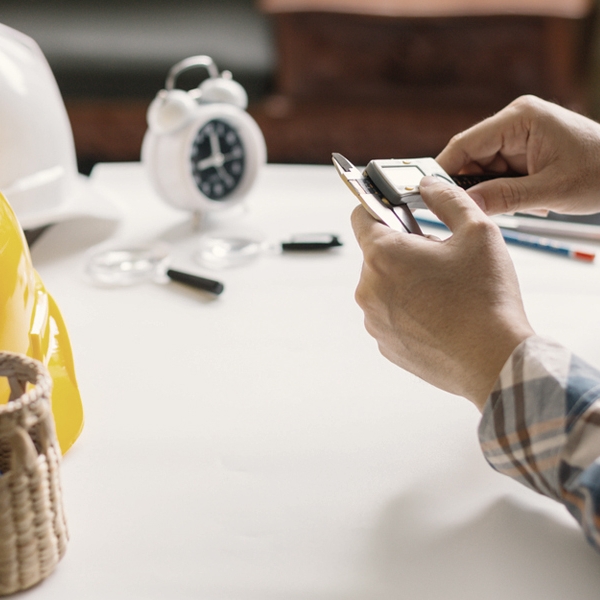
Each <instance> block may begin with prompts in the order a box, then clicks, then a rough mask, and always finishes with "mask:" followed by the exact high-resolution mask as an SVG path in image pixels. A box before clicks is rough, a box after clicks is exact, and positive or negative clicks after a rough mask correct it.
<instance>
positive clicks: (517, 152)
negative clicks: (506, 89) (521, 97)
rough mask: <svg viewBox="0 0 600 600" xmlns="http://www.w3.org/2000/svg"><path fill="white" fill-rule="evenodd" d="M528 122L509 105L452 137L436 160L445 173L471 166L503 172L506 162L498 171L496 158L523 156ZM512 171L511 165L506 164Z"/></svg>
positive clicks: (457, 171) (459, 170)
mask: <svg viewBox="0 0 600 600" xmlns="http://www.w3.org/2000/svg"><path fill="white" fill-rule="evenodd" d="M528 128H529V124H528V120H527V119H526V118H525V117H524V116H523V115H522V114H520V113H519V112H518V108H516V107H515V106H513V105H512V104H511V105H509V106H507V107H506V108H503V109H502V110H501V111H500V112H498V113H496V114H495V115H493V116H491V117H489V118H487V119H485V120H484V121H481V122H480V123H478V124H477V125H473V127H470V128H469V129H467V130H466V131H463V132H462V133H459V134H458V135H456V136H454V137H453V138H452V139H451V140H450V142H449V143H448V145H447V146H446V147H445V148H444V150H442V152H441V153H440V154H439V155H438V156H437V158H436V160H437V162H438V163H439V164H440V165H441V167H442V168H443V169H445V170H446V172H447V173H450V174H456V173H460V172H461V170H462V169H463V168H465V167H467V166H469V165H472V164H473V163H475V164H477V165H480V166H482V167H485V168H486V170H487V168H489V170H491V171H497V172H502V171H504V170H506V167H505V165H507V162H506V160H504V159H503V160H502V163H503V164H502V168H498V166H499V165H498V164H495V161H496V163H497V162H498V159H497V155H498V154H499V153H500V152H502V153H503V154H504V158H505V159H506V158H507V157H508V156H512V157H519V160H518V162H519V163H521V162H522V160H520V158H521V157H523V156H524V155H525V154H526V145H527V137H528ZM510 166H511V167H512V168H514V167H515V165H512V164H510Z"/></svg>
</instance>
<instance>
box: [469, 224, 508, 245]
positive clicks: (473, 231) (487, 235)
mask: <svg viewBox="0 0 600 600" xmlns="http://www.w3.org/2000/svg"><path fill="white" fill-rule="evenodd" d="M464 232H465V233H466V235H467V236H468V237H469V239H471V240H473V241H475V242H476V243H477V244H478V245H488V244H489V243H495V242H496V241H498V240H501V235H500V230H499V229H498V227H497V226H496V225H495V223H494V222H493V221H491V220H490V219H487V218H484V217H482V218H475V219H471V220H469V221H468V222H467V223H466V224H465V229H464Z"/></svg>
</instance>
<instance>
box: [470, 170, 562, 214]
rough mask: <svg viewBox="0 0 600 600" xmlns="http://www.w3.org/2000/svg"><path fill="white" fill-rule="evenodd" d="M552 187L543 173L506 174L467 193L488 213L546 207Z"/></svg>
mask: <svg viewBox="0 0 600 600" xmlns="http://www.w3.org/2000/svg"><path fill="white" fill-rule="evenodd" d="M555 193H556V190H555V189H553V185H552V183H551V182H550V181H549V178H548V176H547V175H546V174H543V173H536V174H535V175H527V176H524V177H506V178H500V179H493V180H491V181H485V182H483V183H478V184H477V185H475V186H473V187H472V188H469V190H468V194H469V196H471V198H473V200H475V202H476V203H477V204H478V205H479V206H480V207H481V208H482V209H483V210H484V212H485V213H487V214H488V215H497V214H501V213H512V212H517V211H524V210H539V209H546V208H547V207H548V206H549V202H552V199H553V196H554V195H555Z"/></svg>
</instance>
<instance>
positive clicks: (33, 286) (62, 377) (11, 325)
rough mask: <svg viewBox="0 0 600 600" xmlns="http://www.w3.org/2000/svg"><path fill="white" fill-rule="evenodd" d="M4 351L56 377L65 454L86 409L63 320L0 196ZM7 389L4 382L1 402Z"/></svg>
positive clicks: (55, 404) (0, 338)
mask: <svg viewBox="0 0 600 600" xmlns="http://www.w3.org/2000/svg"><path fill="white" fill-rule="evenodd" d="M0 278H1V280H2V285H1V286H0V350H7V351H10V352H19V353H21V354H26V355H27V356H30V357H32V358H35V359H37V360H39V361H40V362H42V363H43V364H44V365H46V367H47V368H48V370H49V371H50V375H51V377H52V380H53V383H54V387H53V391H52V412H53V414H54V420H55V423H56V433H57V436H58V442H59V444H60V448H61V450H62V452H63V454H64V453H65V452H66V451H67V450H68V449H69V448H70V447H71V446H72V445H73V442H75V440H76V439H77V437H78V436H79V434H80V432H81V429H82V427H83V408H82V405H81V397H80V395H79V389H78V387H77V380H76V378H75V369H74V366H73V354H72V352H71V344H70V342H69V337H68V334H67V330H66V328H65V324H64V321H63V319H62V316H61V314H60V311H59V310H58V307H57V306H56V303H55V302H54V300H53V298H52V296H50V294H48V292H47V291H46V288H45V287H44V284H43V283H42V280H41V279H40V276H39V275H38V274H37V273H36V271H35V270H34V268H33V265H32V263H31V256H30V254H29V248H28V246H27V242H26V241H25V236H24V234H23V230H22V229H21V226H20V225H19V222H18V221H17V218H16V216H15V213H14V212H13V210H12V208H11V206H10V205H9V204H8V202H7V201H6V198H5V197H4V196H3V195H2V194H0ZM9 392H10V390H9V386H8V383H7V382H6V381H5V380H0V402H7V401H8V396H9Z"/></svg>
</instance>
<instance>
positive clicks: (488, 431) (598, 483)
mask: <svg viewBox="0 0 600 600" xmlns="http://www.w3.org/2000/svg"><path fill="white" fill-rule="evenodd" d="M479 440H480V443H481V447H482V450H483V453H484V455H485V457H486V459H487V461H488V462H489V463H490V465H491V466H492V467H493V468H494V469H496V470H497V471H499V472H500V473H504V474H505V475H508V476H509V477H512V478H514V479H516V480H518V481H520V482H521V483H523V484H524V485H526V486H528V487H530V488H532V489H533V490H535V491H537V492H539V493H541V494H544V495H546V496H549V497H551V498H554V499H555V500H558V501H559V502H562V503H563V504H564V505H565V506H566V507H567V509H568V510H569V512H570V513H571V514H572V515H573V516H574V517H575V519H577V521H578V522H579V524H580V525H581V527H582V529H583V531H584V533H585V535H586V537H587V539H588V540H589V542H590V543H591V544H592V545H593V546H594V547H595V548H596V549H597V550H598V551H600V371H598V370H597V369H595V368H593V367H592V366H590V365H589V364H587V363H586V362H584V361H583V360H581V359H580V358H579V357H577V356H575V355H574V354H572V353H571V352H570V351H569V350H567V349H566V348H564V347H563V346H561V345H559V344H557V343H555V342H553V341H550V340H548V339H545V338H542V337H539V336H533V337H530V338H528V339H527V340H525V341H524V342H523V343H522V344H521V345H519V346H518V347H517V348H516V349H515V351H514V352H513V353H512V355H511V356H510V358H509V360H508V361H507V363H506V364H505V365H504V368H503V369H502V372H501V373H500V377H499V378H498V381H497V382H496V385H495V388H494V390H493V392H492V393H491V395H490V397H489V398H488V400H487V403H486V405H485V408H484V411H483V417H482V420H481V424H480V426H479Z"/></svg>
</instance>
